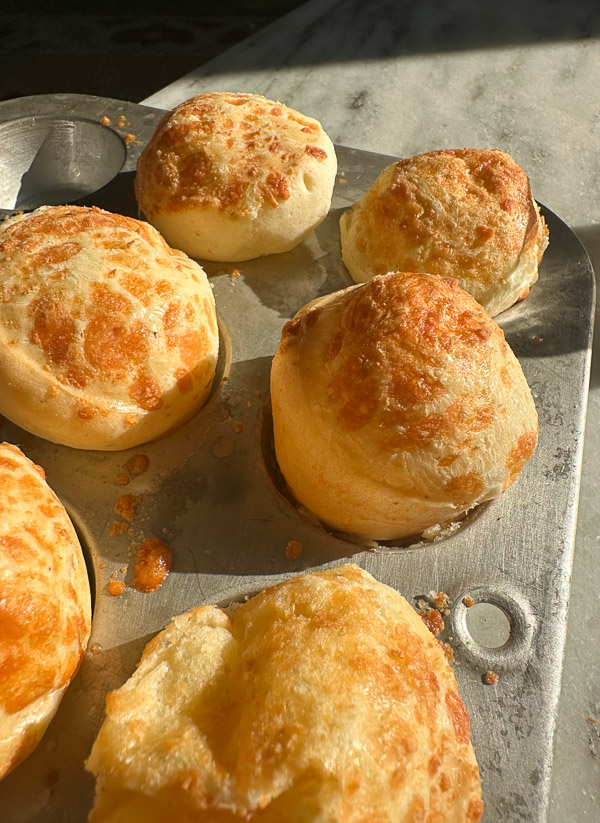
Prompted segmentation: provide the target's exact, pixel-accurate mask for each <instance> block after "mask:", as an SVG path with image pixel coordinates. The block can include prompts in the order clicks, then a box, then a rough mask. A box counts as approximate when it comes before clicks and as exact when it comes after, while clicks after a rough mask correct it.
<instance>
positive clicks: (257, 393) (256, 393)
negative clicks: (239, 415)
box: [254, 390, 262, 397]
mask: <svg viewBox="0 0 600 823" xmlns="http://www.w3.org/2000/svg"><path fill="white" fill-rule="evenodd" d="M254 396H255V397H262V392H261V391H258V390H257V391H255V392H254Z"/></svg>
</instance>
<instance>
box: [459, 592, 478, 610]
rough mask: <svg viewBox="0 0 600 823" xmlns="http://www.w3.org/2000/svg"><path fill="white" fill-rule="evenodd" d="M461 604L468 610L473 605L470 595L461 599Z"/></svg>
mask: <svg viewBox="0 0 600 823" xmlns="http://www.w3.org/2000/svg"><path fill="white" fill-rule="evenodd" d="M462 602H463V605H464V606H466V607H467V609H470V608H471V606H474V605H475V601H474V600H473V598H472V597H471V595H470V594H467V595H466V596H465V597H463V599H462Z"/></svg>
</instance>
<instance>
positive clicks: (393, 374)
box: [271, 273, 538, 540]
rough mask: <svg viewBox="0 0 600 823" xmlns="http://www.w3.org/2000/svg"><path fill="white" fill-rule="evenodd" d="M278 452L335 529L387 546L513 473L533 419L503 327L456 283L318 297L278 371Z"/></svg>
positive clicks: (502, 484)
mask: <svg viewBox="0 0 600 823" xmlns="http://www.w3.org/2000/svg"><path fill="white" fill-rule="evenodd" d="M271 401H272V407H273V429H274V438H275V450H276V454H277V460H278V463H279V466H280V468H281V471H282V473H283V475H284V477H285V479H286V481H287V484H288V486H289V488H290V490H291V492H292V494H293V495H294V497H296V499H297V500H298V501H299V502H300V503H302V504H303V505H304V506H305V507H306V508H307V509H309V510H310V511H311V512H313V513H314V514H316V515H317V517H318V518H320V519H321V520H322V521H323V522H324V523H325V524H327V525H328V526H329V527H331V528H333V529H334V530H341V531H344V532H349V533H351V534H355V535H359V536H361V537H365V538H371V539H380V540H391V539H395V538H401V537H407V536H411V535H416V534H418V533H419V532H422V531H423V530H424V529H426V528H429V527H431V526H433V525H436V524H445V523H447V522H448V521H451V520H453V519H455V518H456V517H457V516H458V515H460V514H462V513H463V512H466V511H468V510H469V509H471V508H472V507H473V506H475V505H476V504H477V503H480V502H482V501H484V500H489V499H491V498H493V497H496V496H497V495H499V494H500V493H501V492H502V491H503V490H504V489H506V488H507V487H508V486H510V485H511V483H512V482H513V481H514V480H515V478H516V477H517V475H518V474H519V472H520V470H521V469H522V467H523V465H524V464H525V462H526V461H527V460H528V459H529V458H530V457H531V456H532V454H533V451H534V449H535V446H536V442H537V430H538V424H537V415H536V410H535V406H534V402H533V399H532V397H531V392H530V390H529V387H528V385H527V382H526V380H525V377H524V375H523V372H522V370H521V367H520V365H519V363H518V361H517V359H516V358H515V356H514V354H513V353H512V351H511V349H510V347H509V346H508V344H507V343H506V341H505V339H504V334H503V333H502V331H501V329H499V328H498V326H497V325H496V323H495V322H494V321H493V320H492V319H491V317H490V316H489V315H488V314H487V313H486V311H485V310H484V309H483V308H482V307H481V306H480V305H479V304H478V303H477V302H476V301H475V300H474V299H473V298H472V297H471V296H470V295H468V294H467V293H466V292H465V291H463V290H462V289H461V288H460V287H459V286H458V284H457V283H456V281H455V280H451V279H446V278H442V277H437V276H436V275H431V274H414V273H393V274H388V275H385V276H382V277H376V278H374V279H373V280H371V281H369V282H368V283H364V284H362V285H359V286H351V287H350V288H348V289H344V290H343V291H340V292H336V293H334V294H330V295H327V296H325V297H322V298H320V299H318V300H315V301H313V302H312V303H309V304H308V305H307V306H305V307H304V308H303V309H301V310H300V312H299V313H298V314H297V315H296V317H295V318H294V319H293V320H291V321H289V322H288V323H287V324H286V325H285V326H284V329H283V333H282V338H281V343H280V345H279V348H278V351H277V354H276V356H275V358H274V361H273V367H272V372H271Z"/></svg>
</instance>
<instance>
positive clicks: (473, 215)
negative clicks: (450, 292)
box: [340, 149, 548, 316]
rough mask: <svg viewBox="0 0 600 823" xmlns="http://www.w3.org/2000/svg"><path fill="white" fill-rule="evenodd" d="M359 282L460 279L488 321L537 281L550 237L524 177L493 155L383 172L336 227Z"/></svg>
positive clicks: (412, 162)
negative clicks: (421, 275)
mask: <svg viewBox="0 0 600 823" xmlns="http://www.w3.org/2000/svg"><path fill="white" fill-rule="evenodd" d="M340 229H341V243H342V258H343V261H344V263H345V264H346V267H347V269H348V271H349V272H350V274H351V275H352V278H353V279H354V280H355V281H356V282H357V283H361V282H364V281H366V280H370V279H371V278H372V277H375V276H376V275H380V274H386V273H387V272H390V271H416V272H428V273H430V274H439V275H441V276H443V277H455V278H457V280H458V282H459V284H460V286H461V287H462V288H463V289H465V291H468V292H469V293H470V294H472V295H473V297H475V299H476V300H478V301H479V302H480V303H481V304H482V306H484V308H485V309H486V310H487V311H488V312H489V313H490V314H491V315H492V316H494V315H496V314H499V313H500V312H502V311H504V310H505V309H507V308H509V307H510V306H512V305H513V303H515V302H516V301H517V300H519V299H520V298H522V297H525V296H526V295H527V294H528V292H529V287H530V286H531V285H532V284H533V283H535V281H536V280H537V279H538V265H539V263H540V262H541V260H542V256H543V254H544V251H545V249H546V247H547V245H548V229H547V227H546V224H545V222H544V219H543V217H542V216H541V215H540V212H539V208H538V205H537V203H536V202H535V201H534V199H533V196H532V193H531V187H530V185H529V180H528V178H527V175H526V174H525V172H524V171H523V169H521V168H520V166H519V165H518V164H517V163H516V162H515V161H514V160H513V159H512V157H510V155H508V154H506V153H505V152H503V151H500V150H499V149H455V150H450V149H449V150H443V151H433V152H429V153H427V154H421V155H417V156H415V157H409V158H407V159H406V160H401V161H399V162H398V163H395V164H393V165H391V166H388V168H387V169H385V170H384V171H383V172H382V173H381V174H380V175H379V177H378V178H377V180H376V181H375V182H374V183H373V185H372V186H371V188H370V189H369V191H368V192H367V194H365V196H364V197H363V198H362V199H361V200H359V201H358V203H356V204H355V205H354V206H353V207H352V208H351V209H350V210H348V211H347V212H345V213H344V214H343V215H342V218H341V221H340Z"/></svg>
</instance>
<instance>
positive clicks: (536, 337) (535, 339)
mask: <svg viewBox="0 0 600 823" xmlns="http://www.w3.org/2000/svg"><path fill="white" fill-rule="evenodd" d="M531 339H532V340H533V342H534V343H542V342H543V340H544V338H543V337H540V335H539V334H534V335H533V337H532V338H531Z"/></svg>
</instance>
